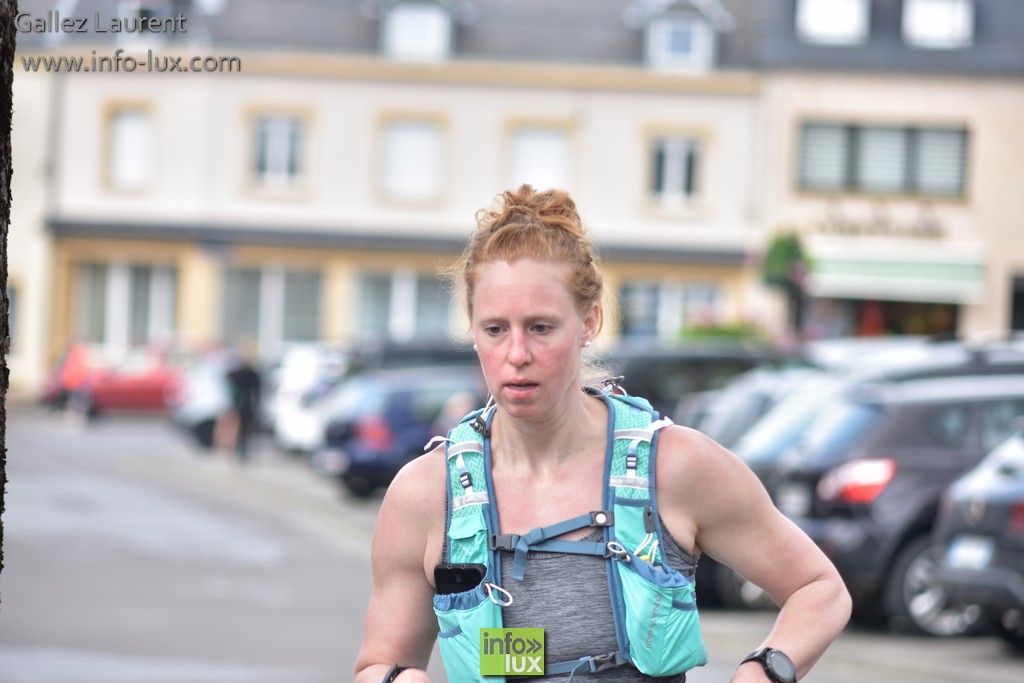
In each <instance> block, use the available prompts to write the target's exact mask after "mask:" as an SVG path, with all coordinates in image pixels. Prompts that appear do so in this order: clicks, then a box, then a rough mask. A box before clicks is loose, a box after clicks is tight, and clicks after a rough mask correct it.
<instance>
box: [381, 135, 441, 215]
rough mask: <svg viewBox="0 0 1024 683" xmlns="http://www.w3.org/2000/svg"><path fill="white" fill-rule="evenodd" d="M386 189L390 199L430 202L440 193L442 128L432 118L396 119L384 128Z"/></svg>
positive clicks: (386, 194)
mask: <svg viewBox="0 0 1024 683" xmlns="http://www.w3.org/2000/svg"><path fill="white" fill-rule="evenodd" d="M383 147H384V149H383V151H382V157H383V160H382V163H383V178H382V184H383V190H384V195H385V196H386V197H387V198H388V199H396V200H400V201H414V202H416V201H429V200H432V199H437V198H438V197H439V196H440V194H441V130H440V126H439V125H438V124H437V123H435V122H433V121H426V120H397V121H392V122H390V123H388V124H387V126H386V128H385V130H384V140H383Z"/></svg>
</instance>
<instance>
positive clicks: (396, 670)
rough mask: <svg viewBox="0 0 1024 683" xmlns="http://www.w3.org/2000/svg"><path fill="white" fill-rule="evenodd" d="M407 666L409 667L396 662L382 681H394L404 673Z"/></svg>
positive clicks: (388, 682) (387, 682) (390, 682)
mask: <svg viewBox="0 0 1024 683" xmlns="http://www.w3.org/2000/svg"><path fill="white" fill-rule="evenodd" d="M407 668H408V667H404V666H399V665H398V664H395V665H394V666H393V667H391V668H390V669H388V672H387V673H386V674H384V678H382V679H381V682H380V683H392V682H393V681H394V680H395V679H396V678H398V674H400V673H402V672H403V671H405V670H406V669H407Z"/></svg>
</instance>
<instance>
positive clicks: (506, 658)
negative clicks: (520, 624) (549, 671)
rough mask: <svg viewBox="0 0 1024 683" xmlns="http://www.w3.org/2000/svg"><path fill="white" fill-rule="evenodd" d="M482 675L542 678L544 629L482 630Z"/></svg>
mask: <svg viewBox="0 0 1024 683" xmlns="http://www.w3.org/2000/svg"><path fill="white" fill-rule="evenodd" d="M480 673H481V674H483V675H484V676H543V675H544V629H542V628H482V629H480Z"/></svg>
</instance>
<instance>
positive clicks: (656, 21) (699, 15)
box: [622, 0, 736, 71]
mask: <svg viewBox="0 0 1024 683" xmlns="http://www.w3.org/2000/svg"><path fill="white" fill-rule="evenodd" d="M622 21H623V22H624V23H625V24H626V26H628V27H630V28H632V29H638V30H642V31H643V32H644V59H645V61H646V62H647V64H648V65H649V66H651V67H654V68H655V69H679V70H686V71H705V70H707V69H710V68H711V67H713V66H714V64H715V49H716V44H717V40H718V34H719V33H724V32H728V31H731V30H732V29H733V28H734V27H735V25H736V20H735V19H734V18H733V16H732V13H730V12H729V10H728V9H726V8H725V6H724V5H723V4H722V3H721V1H720V0H701V2H696V1H693V0H691V2H683V1H682V0H676V1H671V0H633V2H631V3H629V4H628V5H627V6H626V8H625V9H623V10H622Z"/></svg>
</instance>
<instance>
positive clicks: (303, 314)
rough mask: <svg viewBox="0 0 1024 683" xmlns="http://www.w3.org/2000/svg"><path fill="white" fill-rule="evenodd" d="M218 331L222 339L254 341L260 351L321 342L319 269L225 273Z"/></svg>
mask: <svg viewBox="0 0 1024 683" xmlns="http://www.w3.org/2000/svg"><path fill="white" fill-rule="evenodd" d="M223 277H224V284H223V290H222V301H221V310H222V311H223V313H222V314H221V327H222V332H223V336H224V339H225V340H227V341H230V342H239V341H241V340H243V339H249V340H256V341H257V342H258V346H259V347H260V348H261V349H270V350H273V349H278V348H280V346H281V345H282V344H283V343H285V342H308V341H316V340H317V339H319V338H320V308H321V307H320V302H321V296H322V289H323V287H322V281H321V274H320V272H319V271H311V270H302V269H286V268H279V267H274V266H268V267H265V268H239V267H234V268H228V269H226V270H225V271H224V275H223Z"/></svg>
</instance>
